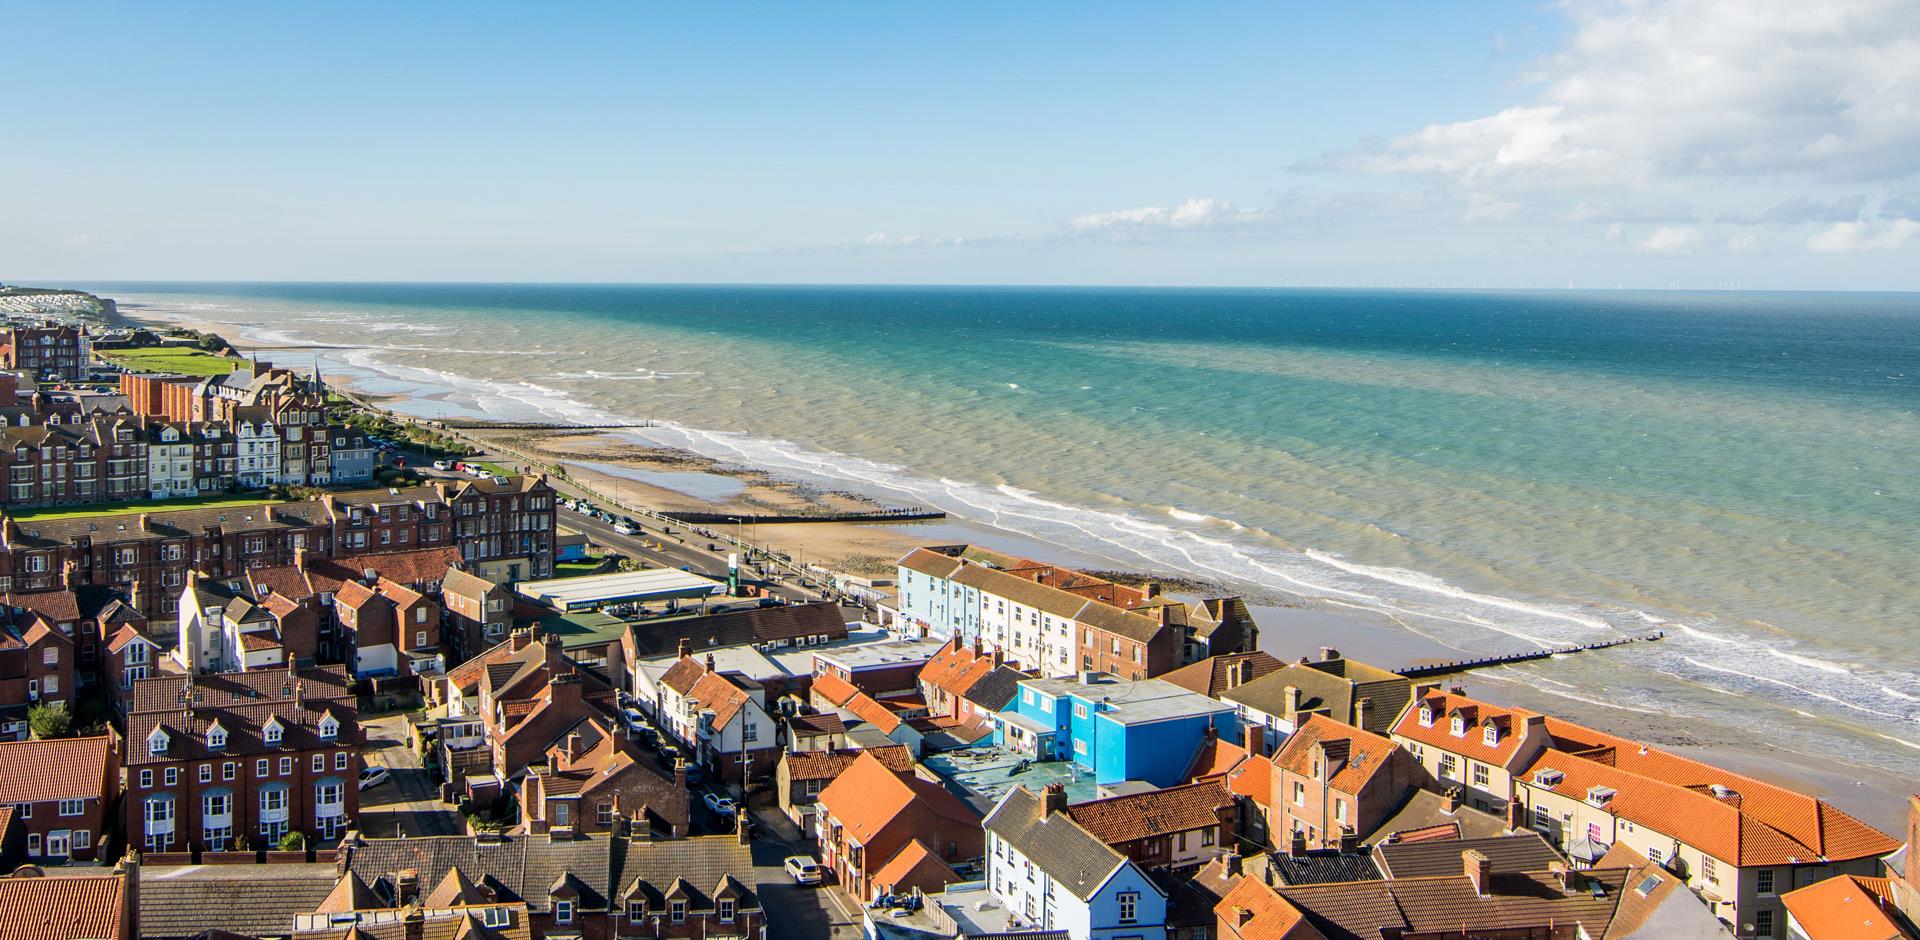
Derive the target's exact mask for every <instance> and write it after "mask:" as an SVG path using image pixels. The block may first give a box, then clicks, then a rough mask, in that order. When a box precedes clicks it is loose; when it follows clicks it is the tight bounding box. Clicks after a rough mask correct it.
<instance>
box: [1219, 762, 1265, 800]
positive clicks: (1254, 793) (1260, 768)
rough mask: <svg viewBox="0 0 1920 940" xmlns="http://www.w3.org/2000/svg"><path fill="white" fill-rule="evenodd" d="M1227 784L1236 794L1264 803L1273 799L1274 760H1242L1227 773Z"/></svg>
mask: <svg viewBox="0 0 1920 940" xmlns="http://www.w3.org/2000/svg"><path fill="white" fill-rule="evenodd" d="M1227 786H1228V787H1229V788H1230V789H1232V790H1233V793H1234V795H1235V796H1244V797H1247V798H1248V799H1251V800H1253V801H1254V802H1256V803H1260V804H1262V805H1264V804H1266V803H1268V802H1269V801H1271V800H1272V799H1273V761H1272V759H1270V758H1269V759H1266V760H1248V761H1242V762H1241V763H1240V765H1239V766H1237V767H1235V768H1234V769H1233V770H1232V771H1230V772H1228V774H1227Z"/></svg>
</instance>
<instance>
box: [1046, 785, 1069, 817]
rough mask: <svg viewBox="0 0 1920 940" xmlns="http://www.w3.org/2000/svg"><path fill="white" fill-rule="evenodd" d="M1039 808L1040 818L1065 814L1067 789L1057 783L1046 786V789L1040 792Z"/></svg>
mask: <svg viewBox="0 0 1920 940" xmlns="http://www.w3.org/2000/svg"><path fill="white" fill-rule="evenodd" d="M1040 808H1041V813H1040V814H1041V815H1042V816H1052V815H1053V814H1055V813H1064V812H1066V810H1067V788H1066V787H1065V786H1064V785H1062V784H1058V783H1049V784H1047V788H1046V789H1045V790H1042V791H1040Z"/></svg>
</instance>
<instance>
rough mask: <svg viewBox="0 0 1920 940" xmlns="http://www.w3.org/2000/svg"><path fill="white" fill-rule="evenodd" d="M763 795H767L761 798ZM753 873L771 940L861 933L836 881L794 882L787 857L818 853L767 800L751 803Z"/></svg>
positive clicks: (855, 910)
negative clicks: (761, 802) (789, 873)
mask: <svg viewBox="0 0 1920 940" xmlns="http://www.w3.org/2000/svg"><path fill="white" fill-rule="evenodd" d="M762 799H766V798H764V797H763V798H762ZM751 811H752V813H753V818H754V824H755V826H756V827H757V828H756V829H755V838H754V840H753V872H754V877H755V879H756V880H757V881H758V882H759V892H760V907H761V909H762V910H764V911H766V914H767V928H768V930H767V932H768V936H769V937H770V938H771V940H822V938H833V940H851V938H854V937H858V936H860V934H861V932H862V931H861V927H860V907H859V905H858V904H856V903H855V902H854V901H853V899H852V898H849V897H848V896H847V894H846V892H844V891H842V890H840V888H839V887H838V886H836V885H832V884H822V885H803V884H797V883H795V882H794V880H793V879H792V878H791V877H789V876H788V875H787V872H786V868H785V867H784V866H785V864H786V860H787V856H790V855H806V856H811V857H813V858H815V859H816V860H817V859H818V858H819V856H818V855H816V854H815V853H814V850H813V843H812V841H811V840H808V839H806V838H804V837H802V836H801V834H800V830H799V828H798V827H796V826H795V825H794V824H793V822H792V820H789V819H787V817H786V816H784V815H782V814H781V813H780V808H779V807H778V806H774V805H772V804H771V802H768V803H767V804H766V805H754V806H752V807H751Z"/></svg>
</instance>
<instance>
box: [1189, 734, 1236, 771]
mask: <svg viewBox="0 0 1920 940" xmlns="http://www.w3.org/2000/svg"><path fill="white" fill-rule="evenodd" d="M1246 759H1247V749H1246V748H1244V747H1241V746H1240V745H1238V744H1234V743H1232V742H1229V741H1222V740H1220V739H1219V738H1212V739H1209V740H1208V741H1207V742H1206V743H1205V744H1202V745H1200V753H1198V754H1196V755H1194V758H1193V765H1192V766H1191V767H1188V768H1187V779H1188V780H1198V779H1200V778H1201V777H1212V776H1216V775H1219V774H1224V773H1227V772H1228V771H1231V770H1233V768H1235V767H1238V766H1240V762H1241V761H1244V760H1246Z"/></svg>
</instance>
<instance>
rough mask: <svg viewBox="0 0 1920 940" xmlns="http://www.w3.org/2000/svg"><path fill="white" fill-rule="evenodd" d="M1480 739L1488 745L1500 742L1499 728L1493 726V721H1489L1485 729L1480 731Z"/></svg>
mask: <svg viewBox="0 0 1920 940" xmlns="http://www.w3.org/2000/svg"><path fill="white" fill-rule="evenodd" d="M1480 739H1481V740H1482V741H1485V742H1486V744H1487V746H1488V747H1494V746H1495V745H1498V744H1499V743H1500V729H1499V728H1496V727H1494V726H1493V722H1491V721H1489V722H1487V727H1486V729H1485V730H1484V731H1482V732H1481V733H1480Z"/></svg>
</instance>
